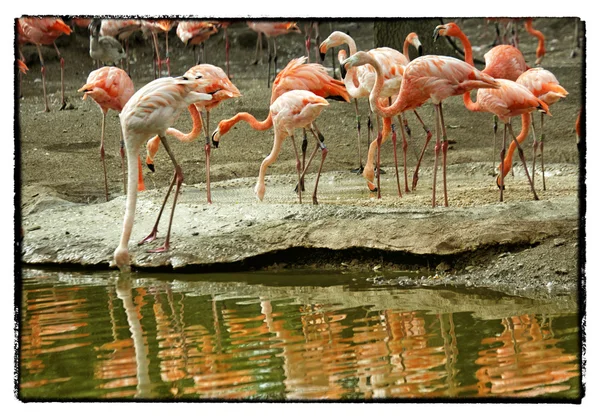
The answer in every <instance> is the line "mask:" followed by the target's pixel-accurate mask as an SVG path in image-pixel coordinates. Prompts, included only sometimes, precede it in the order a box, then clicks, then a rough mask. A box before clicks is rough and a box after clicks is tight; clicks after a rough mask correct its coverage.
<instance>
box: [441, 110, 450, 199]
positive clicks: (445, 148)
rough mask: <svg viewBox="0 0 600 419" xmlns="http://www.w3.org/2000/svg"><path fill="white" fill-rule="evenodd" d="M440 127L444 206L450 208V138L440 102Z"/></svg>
mask: <svg viewBox="0 0 600 419" xmlns="http://www.w3.org/2000/svg"><path fill="white" fill-rule="evenodd" d="M440 125H441V126H442V177H443V179H444V206H446V207H447V206H448V186H447V182H446V155H447V154H448V136H447V135H446V124H445V123H444V111H443V110H442V103H441V102H440Z"/></svg>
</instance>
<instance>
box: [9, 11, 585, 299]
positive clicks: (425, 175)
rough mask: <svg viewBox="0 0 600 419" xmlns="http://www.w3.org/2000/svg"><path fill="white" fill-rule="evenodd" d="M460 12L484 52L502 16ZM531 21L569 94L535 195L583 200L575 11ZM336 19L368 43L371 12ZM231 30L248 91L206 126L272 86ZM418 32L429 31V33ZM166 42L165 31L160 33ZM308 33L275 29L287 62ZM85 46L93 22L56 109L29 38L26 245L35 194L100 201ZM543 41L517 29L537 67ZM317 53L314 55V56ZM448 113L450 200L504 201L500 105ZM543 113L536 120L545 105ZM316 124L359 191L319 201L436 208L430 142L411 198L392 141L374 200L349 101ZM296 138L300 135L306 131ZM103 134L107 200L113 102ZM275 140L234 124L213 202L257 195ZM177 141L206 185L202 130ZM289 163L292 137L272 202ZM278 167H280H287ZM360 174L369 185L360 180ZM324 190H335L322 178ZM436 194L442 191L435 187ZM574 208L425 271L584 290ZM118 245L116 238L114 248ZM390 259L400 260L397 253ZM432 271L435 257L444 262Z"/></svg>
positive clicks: (217, 161) (141, 74) (113, 177)
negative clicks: (498, 176) (361, 169)
mask: <svg viewBox="0 0 600 419" xmlns="http://www.w3.org/2000/svg"><path fill="white" fill-rule="evenodd" d="M461 23H462V27H463V30H464V31H465V32H466V33H467V34H468V35H472V34H477V35H472V36H471V38H472V39H471V40H472V42H473V44H474V50H475V55H476V57H479V58H481V56H482V55H483V52H484V51H486V50H487V49H488V48H489V45H490V44H491V42H492V40H493V36H494V31H493V27H492V26H491V25H487V24H486V22H485V20H484V19H462V20H461ZM535 26H536V27H537V28H539V29H540V30H541V31H543V32H544V33H545V34H546V42H547V44H546V45H547V46H546V48H547V50H548V52H547V54H546V58H545V59H544V62H543V66H544V68H546V69H548V70H550V71H552V72H553V73H554V74H555V75H556V76H557V78H558V79H559V81H560V82H561V84H562V85H563V86H564V87H565V88H566V89H567V90H568V91H569V96H568V97H567V98H566V99H564V100H562V101H560V102H558V103H557V104H555V105H553V106H552V108H551V111H552V114H553V117H550V118H546V119H545V125H544V132H545V136H546V141H547V143H546V144H547V145H546V148H545V150H544V159H545V163H546V165H547V184H548V188H547V190H546V191H542V188H541V178H540V176H539V175H540V173H539V172H538V175H537V176H536V184H537V186H538V193H539V195H540V199H541V200H542V201H547V202H553V200H555V199H559V200H560V199H563V198H569V197H571V198H577V196H578V192H579V184H578V181H579V153H578V149H577V147H576V144H575V134H574V123H575V119H576V116H577V113H578V111H579V109H580V107H581V103H582V101H581V96H582V94H581V91H582V60H583V58H582V56H581V54H579V55H577V56H576V57H574V58H572V57H571V51H572V44H573V35H574V33H573V29H574V24H573V21H572V20H569V19H564V18H562V19H561V18H543V19H536V21H535ZM331 29H333V30H343V31H349V32H350V34H351V35H352V36H353V37H354V38H355V39H356V41H357V44H358V46H359V48H364V49H367V48H371V47H373V38H372V23H371V22H368V21H360V22H339V21H338V22H331V27H330V25H329V23H328V22H324V23H322V24H321V38H322V39H324V38H325V37H326V36H327V35H328V34H329V33H330V31H331ZM431 32H433V28H431ZM229 33H230V36H231V42H232V46H231V75H232V80H233V82H234V83H235V84H236V86H237V87H238V88H239V90H240V91H241V92H242V94H243V96H242V97H241V98H239V99H235V100H230V101H228V102H225V103H223V104H222V105H221V106H220V107H219V108H217V109H215V110H214V112H212V113H211V115H210V130H211V131H212V130H213V129H214V127H216V123H217V122H218V121H219V120H221V119H225V118H229V117H231V116H233V115H234V114H235V113H237V112H240V111H246V112H250V113H252V114H254V115H256V116H257V118H263V117H265V116H266V114H267V109H268V102H269V96H270V91H269V90H268V89H267V88H266V71H267V66H266V57H265V64H263V65H260V64H258V65H251V64H250V63H251V62H252V61H253V58H254V52H255V50H254V45H255V44H254V42H255V37H254V35H253V33H252V32H251V31H250V30H249V29H248V28H247V27H246V25H245V23H243V22H237V23H234V24H233V25H232V26H231V27H230V30H229ZM419 35H420V36H423V37H425V36H431V34H430V33H427V34H419ZM161 39H163V40H164V37H163V38H161ZM169 41H170V42H169V45H170V47H171V49H170V59H171V73H172V74H173V75H179V74H182V73H183V72H185V70H186V69H187V68H189V67H191V66H192V65H194V64H195V58H194V52H193V51H192V50H191V49H190V48H184V47H183V45H182V44H181V41H180V40H179V39H178V38H177V37H176V36H175V33H174V31H171V34H170V39H169ZM303 41H304V37H303V35H300V34H291V35H286V36H285V37H280V38H279V42H278V55H279V63H278V67H279V68H281V67H283V65H285V63H287V62H288V61H289V59H291V58H294V57H297V56H299V55H302V54H304V42H303ZM438 42H439V41H438ZM88 45H89V40H88V38H87V31H84V30H78V31H76V32H75V33H74V34H72V35H71V36H70V37H69V38H66V39H63V40H61V42H60V43H59V48H60V50H61V53H62V54H63V56H64V58H65V66H66V67H65V94H66V96H67V100H68V103H69V106H68V109H67V110H64V111H59V110H58V108H59V106H60V68H59V62H58V60H57V58H56V53H55V52H54V51H53V48H43V53H44V57H45V60H46V64H47V89H48V92H49V98H50V99H49V100H50V108H51V112H49V113H44V112H42V111H43V97H42V86H41V78H40V65H39V60H37V54H36V52H35V48H34V47H32V46H26V47H24V49H23V52H24V54H25V56H26V58H27V65H28V66H29V69H30V71H29V73H28V74H27V75H25V76H24V77H23V80H22V85H21V92H22V97H21V98H20V99H19V100H18V103H17V108H16V109H17V110H18V117H19V119H18V122H19V128H20V132H19V142H18V145H19V150H18V151H19V152H20V155H19V157H20V167H21V186H22V189H21V190H22V195H21V208H22V211H23V229H24V232H25V244H27V240H28V236H31V234H29V230H28V228H31V227H36V226H39V224H38V223H33V224H31V223H29V224H28V222H29V221H30V220H29V219H28V217H29V216H30V215H35V214H36V213H37V214H39V213H40V212H41V211H43V210H44V206H43V205H40V204H39V203H40V201H43V200H44V197H56V198H60V199H61V200H64V201H68V202H73V203H78V204H85V205H88V206H93V205H96V204H101V203H103V202H104V201H105V199H104V191H103V189H104V188H103V175H102V168H101V164H100V161H99V152H98V148H99V142H100V124H101V112H100V111H99V109H98V107H97V106H96V104H95V103H93V102H92V101H91V100H87V101H82V99H81V95H80V94H78V93H77V89H78V88H79V87H81V86H82V85H83V84H84V83H85V80H86V78H87V75H88V74H89V72H90V71H91V70H93V69H94V66H93V64H92V61H91V59H90V57H89V55H88ZM535 45H536V43H535V40H534V39H533V38H531V37H530V36H529V35H528V34H527V33H525V32H524V31H521V32H520V48H521V49H522V51H523V53H524V55H525V58H526V60H527V62H528V63H529V64H530V65H533V62H534V61H535ZM132 51H133V55H132V58H131V77H132V79H133V81H134V84H135V86H136V88H139V87H141V86H143V85H144V84H145V83H147V82H149V81H151V80H152V79H153V68H152V50H151V48H150V43H149V42H147V41H144V40H143V39H141V38H140V39H138V40H134V42H132ZM206 53H207V61H208V62H209V63H212V64H215V65H219V66H221V67H224V66H225V62H224V57H225V54H224V39H223V37H222V36H221V34H218V35H215V36H213V37H212V38H211V39H209V41H208V42H207V47H206ZM425 53H426V52H425ZM312 59H313V60H314V56H313V57H312ZM325 65H326V66H327V67H331V58H330V55H328V57H327V59H326V62H325ZM338 75H339V72H338ZM360 110H361V113H362V114H363V122H362V124H363V127H365V126H366V118H365V117H364V115H366V114H367V113H368V108H367V103H366V101H362V103H361V104H360ZM420 114H421V116H422V117H423V118H424V120H425V121H426V123H427V124H428V125H429V126H430V127H431V128H433V107H432V106H430V105H425V106H424V107H423V108H422V109H421V110H420ZM444 116H445V122H446V125H447V126H448V135H449V137H450V141H451V145H450V149H449V152H448V164H449V165H450V167H451V169H449V172H451V173H453V175H452V176H451V177H450V178H449V185H448V187H449V205H450V207H452V208H478V207H482V206H486V205H492V204H493V205H496V201H497V197H498V190H497V188H496V187H495V185H494V179H495V178H494V169H493V164H492V158H493V154H492V145H493V134H492V118H491V116H490V115H487V114H481V113H471V112H469V111H467V110H466V109H465V108H464V105H463V104H462V100H461V99H460V98H451V99H449V100H448V101H447V102H445V107H444ZM536 122H538V124H539V116H537V115H536ZM409 124H410V126H411V128H412V134H413V135H412V141H411V144H410V146H409V149H408V167H409V178H410V173H411V172H412V168H413V167H414V165H415V163H416V157H417V153H418V152H419V150H420V148H421V147H422V145H423V143H424V138H425V135H424V133H423V131H422V129H421V128H419V125H418V123H417V121H416V119H415V118H414V117H413V115H409ZM514 126H515V131H518V130H519V129H520V121H515V123H514ZM190 127H191V123H190V121H188V117H187V115H186V116H182V117H181V118H180V120H179V121H178V124H177V128H179V129H181V130H187V129H189V128H190ZM319 127H320V129H321V130H322V132H323V134H324V135H325V138H326V140H325V141H326V144H327V146H328V149H329V154H328V156H327V160H326V162H325V166H324V170H325V171H326V172H327V173H329V175H327V173H326V174H325V175H324V178H323V182H324V183H326V182H327V179H331V178H332V177H333V178H338V179H351V180H349V182H351V184H352V187H351V188H350V189H346V190H349V191H350V192H349V193H350V195H349V196H348V195H346V196H342V197H339V196H336V195H335V194H334V193H331V195H328V193H327V192H323V196H322V197H321V198H320V203H321V205H323V206H324V205H335V204H336V201H338V204H339V200H340V199H341V200H342V201H343V203H342V204H341V205H347V206H350V207H356V208H361V207H372V208H379V207H391V208H403V209H406V208H415V209H418V210H423V211H426V210H427V209H428V208H430V202H431V198H430V191H431V169H432V166H433V148H432V147H430V148H429V150H428V151H427V152H426V154H425V158H424V161H423V171H422V173H421V177H420V183H419V188H418V190H417V191H416V192H413V193H409V194H405V196H404V197H403V198H398V197H397V196H396V194H395V191H394V182H395V180H394V177H393V176H394V171H393V166H392V164H393V154H392V147H391V142H389V143H386V144H385V145H384V146H383V148H382V166H383V167H384V170H385V172H386V173H385V174H384V175H383V176H382V181H383V187H382V193H383V196H384V197H383V199H382V200H381V201H379V200H377V199H374V197H373V196H372V195H371V194H370V193H369V191H368V190H367V188H366V185H365V184H364V181H363V180H362V178H361V177H359V176H357V175H355V174H353V173H351V172H350V169H353V168H355V167H356V166H357V165H358V163H357V160H358V154H357V139H356V130H355V116H354V109H353V106H351V105H349V104H345V103H341V102H331V105H330V107H329V108H327V109H326V110H325V111H324V112H323V113H322V115H321V116H320V118H319ZM500 132H501V130H500ZM364 133H365V130H364V129H363V143H362V151H363V161H364V153H365V151H366V144H367V140H366V135H364ZM298 135H299V136H300V133H298ZM106 139H107V140H106V142H107V157H106V158H107V169H108V177H109V182H110V184H109V189H110V195H111V196H110V198H111V200H114V199H121V200H122V199H123V183H122V174H121V173H122V172H121V158H120V156H119V149H118V139H119V125H118V117H117V115H116V114H115V113H113V112H110V113H109V117H108V118H107V131H106ZM309 140H310V139H309ZM272 141H273V139H272V131H266V132H255V131H252V130H251V129H249V127H248V126H247V125H244V124H239V125H238V126H237V127H236V128H235V129H233V130H232V131H231V132H230V133H229V134H228V135H226V136H224V137H223V138H222V140H221V145H220V147H219V148H218V149H215V150H213V152H212V154H211V164H212V166H211V179H212V180H213V181H214V182H216V185H217V186H216V189H215V190H216V192H215V197H214V198H213V199H215V200H216V199H217V198H218V197H219V185H221V187H222V188H225V189H227V188H234V187H237V188H240V189H239V190H240V191H245V192H244V193H243V194H242V196H243V198H239V199H248V200H253V199H254V198H253V196H252V193H251V192H252V186H253V179H254V177H255V176H256V175H257V173H258V167H259V165H260V162H261V161H262V159H263V158H264V157H265V156H266V155H267V154H268V153H269V151H270V149H271V146H272ZM171 144H172V149H173V151H174V153H175V155H176V156H178V157H179V159H180V160H179V161H180V164H181V166H182V168H183V170H184V175H185V183H186V185H200V186H197V188H199V189H200V190H203V186H202V183H203V182H204V180H205V169H204V167H205V165H204V161H205V159H204V153H203V141H199V142H197V143H195V144H180V143H178V142H176V141H172V142H171ZM530 148H531V140H529V141H528V142H527V143H526V145H525V149H526V153H527V158H528V161H531V149H530ZM538 161H539V160H538ZM155 163H156V167H157V172H156V173H154V174H152V173H150V172H149V171H148V170H147V169H144V175H145V180H146V185H147V187H148V189H149V191H148V193H150V194H151V193H153V192H152V191H153V190H156V189H157V188H160V191H157V192H156V196H157V197H159V196H160V194H161V193H162V191H163V188H164V187H165V186H166V185H168V182H169V180H170V176H171V174H172V172H171V163H170V161H169V159H168V156H167V155H166V153H164V152H160V153H159V155H158V156H157V158H156V162H155ZM294 168H295V161H294V154H293V149H292V148H291V146H289V144H285V145H284V149H283V151H282V154H281V155H280V157H279V160H278V161H277V163H276V164H274V165H273V166H271V168H270V169H269V172H268V173H269V175H271V176H273V177H271V178H268V182H267V195H266V196H265V200H269V199H274V200H275V201H272V202H278V201H277V199H278V198H277V197H278V195H276V194H275V195H269V193H270V192H269V188H270V187H271V186H272V185H274V184H277V182H283V183H284V184H290V185H291V184H292V183H293V176H292V175H294ZM538 168H539V165H538ZM401 170H402V168H401ZM274 175H281V176H282V177H279V178H278V177H276V176H274ZM269 179H272V180H269ZM278 179H280V180H278ZM219 182H223V183H219ZM228 182H229V183H228ZM232 182H233V183H232ZM269 182H272V183H269ZM310 184H311V183H310V182H309V185H310ZM361 184H362V185H365V186H364V187H360V185H361ZM232 185H234V186H232ZM325 190H326V187H324V191H325ZM438 194H439V196H441V188H440V187H439V186H438ZM306 195H307V196H306V198H308V195H309V191H307V192H306ZM505 197H506V201H507V202H508V203H516V204H518V203H519V202H524V203H525V202H529V201H531V194H530V192H529V191H528V189H527V184H526V182H524V178H523V177H522V170H521V166H520V163H519V164H517V165H516V166H515V177H514V178H512V177H510V176H509V178H508V179H507V189H506V193H505ZM202 198H203V197H202V194H200V198H199V199H202ZM157 199H160V198H157ZM282 199H283V201H282V202H283V203H284V204H285V205H297V204H296V203H295V202H294V201H295V196H294V195H293V193H291V194H290V195H289V196H287V197H285V198H282ZM122 202H124V201H122ZM308 202H310V201H309V200H308V199H306V201H305V203H304V204H303V205H310V204H308ZM574 202H575V203H576V202H577V200H576V199H575V200H574ZM200 204H201V205H202V204H204V202H203V201H201V202H200ZM121 208H122V207H121ZM121 211H122V210H121ZM121 211H119V210H118V207H117V206H115V213H114V214H112V217H113V218H114V222H113V223H111V228H113V226H114V229H115V231H116V232H117V233H118V231H119V230H120V223H121V220H122V212H121ZM517 218H518V217H517ZM439 219H440V223H444V217H443V216H442V217H439ZM573 219H575V222H573ZM576 219H577V209H576V208H570V209H569V210H568V211H567V213H566V214H565V216H564V220H563V221H561V220H560V217H558V219H557V221H556V222H557V223H558V224H560V228H557V229H556V230H553V231H554V232H553V233H552V234H545V235H544V237H543V239H540V240H538V241H534V242H533V243H530V244H528V245H524V244H523V243H520V244H519V245H518V246H515V247H514V248H513V249H512V250H510V249H509V250H507V248H506V247H503V246H487V247H486V248H485V249H478V250H477V251H474V252H470V253H469V252H459V253H457V255H456V258H455V259H453V260H452V261H451V263H450V264H449V265H448V266H445V265H441V266H438V265H436V267H433V266H429V270H428V271H427V272H425V271H424V275H423V278H424V279H423V281H425V280H435V281H441V282H440V284H441V283H455V284H465V285H484V286H495V287H497V288H503V289H504V290H506V291H512V292H517V293H519V292H520V293H527V289H528V288H530V289H533V290H535V293H539V294H540V295H541V294H544V293H547V292H550V293H551V294H554V295H555V294H556V293H560V292H564V291H565V290H567V291H569V292H573V291H574V290H576V285H577V278H578V276H579V275H578V253H579V251H580V250H581V249H580V247H579V241H580V234H579V231H578V224H577V221H576ZM565 220H566V221H565ZM558 224H557V225H558ZM448 227H452V226H448ZM34 231H35V230H34ZM34 237H35V236H34ZM116 244H117V243H116V242H115V243H114V246H116ZM359 259H360V258H359ZM276 262H277V261H276ZM279 262H280V261H279ZM330 262H331V261H330ZM346 262H352V260H350V261H345V262H344V263H346ZM311 263H313V262H311ZM314 263H317V266H320V267H323V268H334V269H335V268H336V267H338V266H337V265H335V264H334V263H333V262H331V263H329V262H328V261H326V260H319V261H315V262H314ZM336 263H337V262H336ZM389 263H390V264H392V265H393V264H394V262H392V261H390V262H389ZM294 265H295V264H294V263H292V264H289V266H294ZM377 265H380V261H377V262H373V263H369V262H368V260H365V259H360V260H359V261H358V262H357V263H355V264H354V265H353V266H352V267H353V268H354V269H373V268H374V267H376V266H377ZM267 266H269V264H267ZM435 268H437V271H438V272H437V273H436V272H435V271H436V269H435ZM524 281H527V284H528V285H524V284H523V282H524ZM519 290H520V291H519Z"/></svg>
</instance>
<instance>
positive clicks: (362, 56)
mask: <svg viewBox="0 0 600 419" xmlns="http://www.w3.org/2000/svg"><path fill="white" fill-rule="evenodd" d="M374 61H375V60H374V59H373V58H372V57H371V56H370V55H369V54H368V53H367V52H365V51H358V52H357V53H356V54H354V55H351V56H350V57H348V58H346V59H345V60H344V61H342V67H343V68H345V69H346V71H347V70H349V69H350V68H352V67H359V66H361V65H365V64H373V62H374Z"/></svg>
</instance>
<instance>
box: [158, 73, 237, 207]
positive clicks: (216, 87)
mask: <svg viewBox="0 0 600 419" xmlns="http://www.w3.org/2000/svg"><path fill="white" fill-rule="evenodd" d="M187 73H189V74H196V73H198V74H202V75H203V77H205V78H209V79H210V80H211V81H212V84H211V85H210V86H208V87H207V89H208V90H210V91H213V92H215V93H214V94H213V95H212V99H211V100H210V101H203V102H200V103H195V104H194V105H190V106H194V109H193V110H192V109H191V108H190V115H191V116H192V122H193V128H192V131H191V132H190V133H189V134H183V133H181V132H180V131H178V130H176V129H174V128H169V129H168V130H167V134H168V135H172V136H175V137H177V138H178V139H179V140H180V141H183V142H189V141H193V140H194V139H195V138H196V137H197V136H198V135H199V134H200V130H201V129H202V128H203V127H204V134H205V139H206V142H205V145H204V153H205V156H206V194H207V201H208V203H209V204H210V203H212V199H211V194H210V140H209V134H208V133H209V132H210V131H209V114H210V111H211V110H212V109H213V108H215V107H216V106H218V105H219V104H220V103H221V102H223V101H224V100H227V99H232V98H236V97H240V96H241V93H240V91H239V90H238V88H237V87H236V86H235V85H234V84H233V83H232V82H231V80H229V77H227V75H226V74H225V72H224V71H223V69H221V68H220V67H217V66H214V65H211V64H199V65H197V66H194V67H192V68H190V69H189V70H188V71H187ZM187 73H186V74H187ZM201 111H206V124H203V123H202V119H201V117H200V116H199V112H201ZM159 145H160V137H158V136H156V137H154V138H153V139H151V140H150V141H149V142H148V145H147V150H148V157H147V158H146V163H147V164H148V165H149V167H150V170H152V171H154V166H153V157H154V155H155V154H156V152H157V151H158V146H159Z"/></svg>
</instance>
